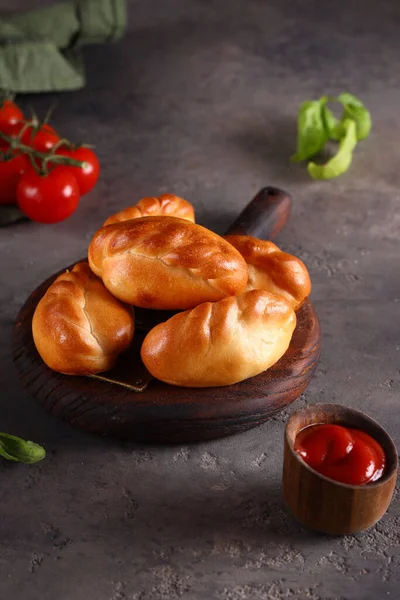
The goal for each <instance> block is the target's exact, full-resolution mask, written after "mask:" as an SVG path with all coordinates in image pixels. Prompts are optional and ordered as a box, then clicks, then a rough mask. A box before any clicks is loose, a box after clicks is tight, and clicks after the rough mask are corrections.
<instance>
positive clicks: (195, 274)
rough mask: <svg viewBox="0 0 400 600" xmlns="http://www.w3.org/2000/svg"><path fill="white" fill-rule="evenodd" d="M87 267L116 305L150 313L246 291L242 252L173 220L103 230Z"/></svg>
mask: <svg viewBox="0 0 400 600" xmlns="http://www.w3.org/2000/svg"><path fill="white" fill-rule="evenodd" d="M89 264H90V267H91V269H92V270H93V272H94V273H96V275H98V276H99V277H101V278H102V280H103V282H104V285H105V286H106V287H107V289H108V290H109V291H110V292H111V293H112V294H113V295H114V296H116V297H117V298H119V299H120V300H122V301H124V302H127V303H129V304H133V305H135V306H140V307H143V308H154V309H166V310H168V309H170V310H174V309H187V308H193V307H194V306H197V305H198V304H201V303H202V302H206V301H216V300H221V299H222V298H224V297H226V296H233V295H237V294H240V293H242V292H243V291H244V289H245V287H246V284H247V277H248V273H247V266H246V263H245V261H244V259H243V258H242V256H241V255H240V253H239V252H238V251H237V250H236V249H235V248H234V247H233V246H232V245H231V244H229V243H228V242H227V241H225V240H224V239H222V238H221V237H220V236H219V235H217V234H215V233H213V232H212V231H210V230H209V229H206V228H205V227H202V226H201V225H196V224H194V223H191V222H190V221H186V220H184V219H178V218H176V217H143V218H141V219H133V220H130V221H124V222H122V223H115V224H113V225H107V226H106V227H103V228H101V229H100V230H99V231H97V233H95V235H94V237H93V239H92V241H91V243H90V246H89Z"/></svg>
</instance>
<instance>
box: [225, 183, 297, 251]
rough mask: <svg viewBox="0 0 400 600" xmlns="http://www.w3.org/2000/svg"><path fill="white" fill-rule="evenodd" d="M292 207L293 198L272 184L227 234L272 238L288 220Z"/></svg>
mask: <svg viewBox="0 0 400 600" xmlns="http://www.w3.org/2000/svg"><path fill="white" fill-rule="evenodd" d="M291 207H292V199H291V197H290V196H289V194H287V193H286V192H284V191H283V190H280V189H279V188H276V187H271V186H268V187H265V188H262V190H260V191H259V192H258V194H257V195H256V196H255V197H254V198H253V200H252V201H251V202H249V204H248V205H247V206H246V208H245V209H244V210H242V212H241V213H240V215H239V216H238V218H237V219H236V221H235V222H234V223H233V224H232V225H231V226H230V227H229V229H228V231H227V232H226V234H234V235H252V236H253V237H256V238H259V239H261V240H272V239H273V238H274V237H275V236H276V235H278V233H279V232H280V230H281V229H282V228H283V227H284V225H285V223H286V222H287V220H288V218H289V216H290V211H291Z"/></svg>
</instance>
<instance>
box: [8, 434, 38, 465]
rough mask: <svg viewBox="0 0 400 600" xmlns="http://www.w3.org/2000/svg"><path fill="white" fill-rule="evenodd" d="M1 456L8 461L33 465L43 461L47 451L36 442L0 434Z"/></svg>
mask: <svg viewBox="0 0 400 600" xmlns="http://www.w3.org/2000/svg"><path fill="white" fill-rule="evenodd" d="M0 456H2V457H3V458H6V459H7V460H13V461H15V462H23V463H26V464H32V463H35V462H38V461H39V460H42V459H43V458H44V457H45V456H46V451H45V449H44V448H42V446H39V444H35V443H34V442H29V441H27V440H23V439H22V438H20V437H17V436H15V435H9V434H8V433H0Z"/></svg>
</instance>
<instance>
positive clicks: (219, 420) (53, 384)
mask: <svg viewBox="0 0 400 600" xmlns="http://www.w3.org/2000/svg"><path fill="white" fill-rule="evenodd" d="M290 203H291V200H290V197H289V196H288V195H287V194H286V193H285V192H283V191H282V190H278V189H277V188H264V189H263V190H261V191H260V192H259V193H258V194H257V195H256V197H255V198H254V199H253V200H252V201H251V202H250V203H249V204H248V205H247V207H246V208H245V209H244V211H243V213H242V216H243V215H245V218H244V219H243V220H242V225H241V229H240V231H241V232H242V233H243V232H247V233H248V234H249V235H253V236H255V235H258V236H260V237H261V234H262V236H263V237H264V238H267V237H269V238H271V237H273V235H275V234H276V233H277V232H278V231H279V230H280V229H281V228H282V227H283V225H284V224H285V222H286V219H287V217H288V215H289V213H290ZM282 207H284V210H282ZM246 215H247V216H246ZM249 215H250V216H249ZM239 221H240V217H239V218H238V219H237V221H236V222H235V223H238V222H239ZM235 227H236V226H235ZM231 230H232V228H231V229H230V230H229V231H231ZM234 230H235V231H237V227H236V229H234ZM58 275H59V273H56V274H55V275H53V276H52V277H50V278H49V279H48V280H47V281H45V282H44V283H42V284H41V285H40V286H39V287H38V288H37V289H36V290H35V291H34V292H33V293H32V295H31V296H30V297H29V298H28V300H27V302H26V303H25V305H24V306H23V307H22V309H21V311H20V313H19V315H18V317H17V320H16V323H15V328H14V361H15V364H16V366H17V369H18V372H19V374H20V377H21V379H22V381H23V383H24V384H25V386H26V387H27V389H28V390H29V391H30V393H31V394H32V396H33V397H34V398H36V400H37V401H38V402H39V403H40V404H42V405H43V406H44V407H45V408H46V409H47V410H48V411H49V412H50V413H52V414H54V415H55V416H57V417H58V418H60V419H63V420H65V421H67V422H68V423H71V424H72V425H75V426H77V427H80V428H82V429H85V430H87V431H91V432H93V433H97V434H101V435H113V436H117V437H119V438H123V439H132V440H137V441H146V442H163V443H165V442H168V443H175V442H192V441H199V440H207V439H213V438H218V437H223V436H227V435H232V434H235V433H238V432H241V431H245V430H246V429H250V428H251V427H255V426H257V425H259V424H261V423H263V422H264V421H266V420H268V419H269V418H270V417H271V416H273V415H274V414H276V413H277V412H279V411H281V410H282V409H283V408H285V407H286V406H287V405H288V404H290V403H291V402H293V401H294V400H296V398H298V397H299V395H300V394H301V393H302V392H303V391H304V390H305V389H306V387H307V385H308V383H309V382H310V379H311V377H312V375H313V372H314V369H315V367H316V364H317V361H318V358H319V354H320V339H321V332H320V326H319V322H318V318H317V316H316V314H315V311H314V308H313V306H312V304H311V302H310V301H309V300H307V301H306V302H305V303H304V304H303V306H302V307H301V308H300V310H299V311H298V313H297V326H296V330H295V332H294V335H293V338H292V340H291V344H290V346H289V349H288V351H287V352H286V354H285V355H284V356H283V357H282V358H281V359H280V361H278V363H276V364H275V365H274V366H273V367H271V368H270V369H269V370H268V371H266V372H264V373H261V374H260V375H258V376H256V377H253V378H251V379H248V380H246V381H243V382H241V383H238V384H236V385H232V386H226V387H221V388H203V389H201V388H200V389H195V388H190V389H188V388H181V387H174V386H170V385H167V384H165V383H162V382H160V381H157V380H152V381H151V382H150V384H149V386H148V387H147V389H145V390H144V391H143V392H140V393H137V392H133V391H131V390H128V389H126V388H124V387H122V386H119V385H115V384H112V383H108V382H105V381H100V380H97V379H92V378H88V377H68V376H64V375H61V374H59V373H55V372H53V371H51V370H50V369H49V368H47V367H46V365H45V364H44V363H43V362H42V360H41V358H40V356H39V355H38V353H37V351H36V348H35V346H34V343H33V339H32V333H31V322H32V316H33V313H34V310H35V307H36V305H37V303H38V301H39V300H40V298H41V297H42V296H43V295H44V293H45V292H46V290H47V288H48V287H49V285H51V283H52V282H53V281H54V280H55V279H56V277H57V276H58ZM167 316H168V313H167V312H165V311H145V310H142V311H137V315H136V317H137V325H138V328H140V329H142V330H146V329H149V327H151V326H152V325H154V323H155V322H157V321H158V320H159V319H160V317H161V319H162V320H163V319H164V318H165V317H167Z"/></svg>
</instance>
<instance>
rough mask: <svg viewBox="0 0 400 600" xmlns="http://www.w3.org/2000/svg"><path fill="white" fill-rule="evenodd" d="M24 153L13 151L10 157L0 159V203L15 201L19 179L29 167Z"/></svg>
mask: <svg viewBox="0 0 400 600" xmlns="http://www.w3.org/2000/svg"><path fill="white" fill-rule="evenodd" d="M28 160H29V159H28V158H27V156H26V155H25V154H21V153H20V152H18V151H15V152H14V153H13V154H12V156H11V157H10V158H7V159H5V160H1V161H0V204H13V203H14V202H16V201H17V187H18V183H19V180H20V179H21V177H22V175H23V174H24V173H25V171H26V170H27V169H28V168H29V165H28Z"/></svg>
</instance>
